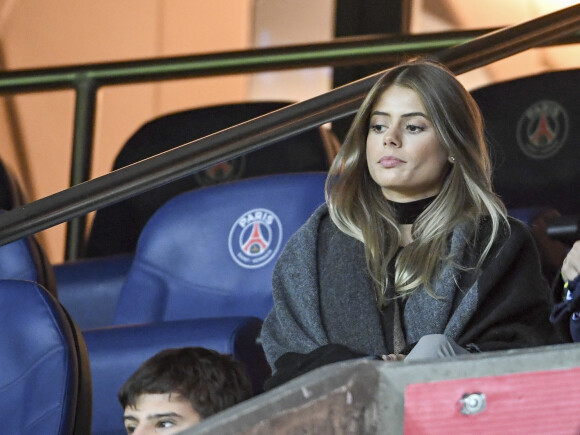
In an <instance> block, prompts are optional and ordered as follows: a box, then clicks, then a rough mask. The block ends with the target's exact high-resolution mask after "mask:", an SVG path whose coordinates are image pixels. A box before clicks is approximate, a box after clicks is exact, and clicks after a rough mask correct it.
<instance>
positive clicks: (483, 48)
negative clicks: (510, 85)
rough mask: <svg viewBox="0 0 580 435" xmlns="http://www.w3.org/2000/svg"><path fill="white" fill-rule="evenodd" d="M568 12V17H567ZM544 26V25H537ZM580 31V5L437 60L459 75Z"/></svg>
mask: <svg viewBox="0 0 580 435" xmlns="http://www.w3.org/2000/svg"><path fill="white" fill-rule="evenodd" d="M566 12H567V13H566ZM539 22H541V23H542V25H538V24H537V23H539ZM578 28H580V4H577V5H574V6H570V7H568V8H566V9H562V10H560V11H556V12H553V13H551V14H547V15H544V16H542V17H540V18H538V19H536V20H530V21H527V22H524V23H521V24H520V25H518V26H509V27H506V28H505V29H500V30H495V31H493V32H491V33H489V34H487V35H485V38H477V39H475V40H473V41H472V43H471V44H463V45H460V46H457V47H453V48H451V49H446V50H443V51H442V52H440V53H438V54H437V58H438V59H439V60H441V61H442V62H443V63H445V64H446V65H447V66H448V67H449V68H450V69H452V70H453V71H454V72H455V73H456V74H461V73H463V72H466V71H469V70H472V69H475V68H478V67H481V66H484V65H487V64H489V63H490V62H493V61H496V60H500V59H503V58H505V57H508V56H511V55H512V54H515V53H518V52H520V51H522V50H521V48H520V47H521V46H523V45H527V46H528V47H530V48H531V47H537V46H538V45H539V44H540V43H543V44H546V43H550V42H551V41H554V40H557V39H558V38H560V37H561V36H562V35H563V34H566V33H570V31H569V29H578Z"/></svg>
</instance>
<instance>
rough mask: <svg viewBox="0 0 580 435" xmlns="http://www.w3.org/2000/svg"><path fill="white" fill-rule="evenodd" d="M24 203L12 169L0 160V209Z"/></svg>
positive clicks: (7, 208) (11, 207)
mask: <svg viewBox="0 0 580 435" xmlns="http://www.w3.org/2000/svg"><path fill="white" fill-rule="evenodd" d="M25 203H26V199H25V195H24V191H23V189H22V187H21V186H20V182H19V181H18V179H17V178H16V176H15V175H14V173H13V172H12V170H11V169H10V168H9V167H8V166H7V165H6V163H4V161H2V160H0V209H1V210H12V209H13V208H16V207H20V206H22V205H24V204H25Z"/></svg>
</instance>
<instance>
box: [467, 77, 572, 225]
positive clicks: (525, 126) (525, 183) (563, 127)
mask: <svg viewBox="0 0 580 435" xmlns="http://www.w3.org/2000/svg"><path fill="white" fill-rule="evenodd" d="M579 82H580V69H576V70H566V71H553V72H549V73H544V74H538V75H534V76H530V77H524V78H519V79H514V80H510V81H505V82H501V83H496V84H492V85H489V86H485V87H482V88H479V89H476V90H473V91H472V92H471V94H472V95H473V97H474V99H475V101H476V102H477V103H478V105H479V107H480V108H481V111H482V114H483V118H484V121H485V126H486V135H487V138H488V140H489V142H490V145H491V154H492V160H493V162H494V176H493V179H494V187H495V189H496V191H497V192H498V193H499V194H500V196H501V197H502V199H503V200H504V202H505V203H506V205H507V207H508V208H509V209H516V208H521V207H552V208H554V209H556V210H558V211H559V212H560V213H562V214H572V213H578V212H580V195H578V192H579V191H580V171H578V168H579V167H580V148H579V147H578V144H579V143H580V104H578V101H580V87H579V86H578V83H579Z"/></svg>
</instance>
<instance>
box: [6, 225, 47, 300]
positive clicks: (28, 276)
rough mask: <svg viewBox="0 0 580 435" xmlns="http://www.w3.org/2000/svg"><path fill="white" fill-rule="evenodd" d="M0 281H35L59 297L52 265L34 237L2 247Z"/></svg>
mask: <svg viewBox="0 0 580 435" xmlns="http://www.w3.org/2000/svg"><path fill="white" fill-rule="evenodd" d="M0 279H16V280H25V281H33V282H36V283H38V284H40V285H41V286H42V287H44V288H45V289H46V290H48V291H49V292H50V294H52V295H53V296H54V297H57V288H56V279H55V276H54V271H53V269H52V265H51V264H50V262H49V260H48V258H47V257H46V255H45V254H44V252H43V251H42V248H41V247H40V245H39V244H38V242H37V241H36V239H35V238H34V236H28V237H24V238H22V239H18V240H15V241H14V242H10V243H7V244H6V245H3V246H0Z"/></svg>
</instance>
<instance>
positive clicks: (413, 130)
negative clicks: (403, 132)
mask: <svg viewBox="0 0 580 435" xmlns="http://www.w3.org/2000/svg"><path fill="white" fill-rule="evenodd" d="M407 130H409V131H410V132H411V133H418V132H420V131H423V130H424V128H423V127H421V126H418V125H415V124H409V125H407Z"/></svg>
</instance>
